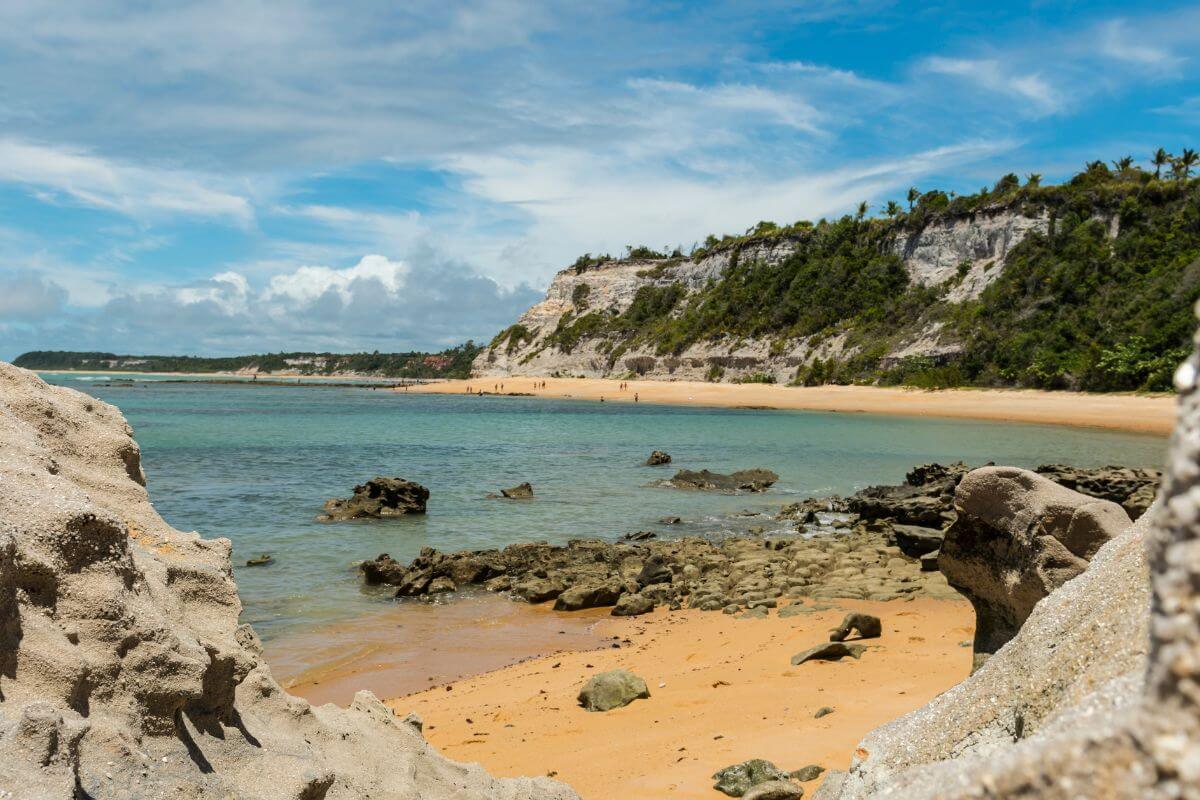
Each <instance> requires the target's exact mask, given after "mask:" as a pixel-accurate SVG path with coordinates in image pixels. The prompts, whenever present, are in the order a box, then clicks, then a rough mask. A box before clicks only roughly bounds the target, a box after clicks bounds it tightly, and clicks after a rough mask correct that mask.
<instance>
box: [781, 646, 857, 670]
mask: <svg viewBox="0 0 1200 800" xmlns="http://www.w3.org/2000/svg"><path fill="white" fill-rule="evenodd" d="M866 650H867V648H866V647H864V646H863V645H861V644H842V643H841V642H827V643H825V644H819V645H817V646H816V647H810V648H808V649H807V650H803V651H801V652H799V653H797V654H796V655H794V656H792V666H793V667H798V666H800V665H801V664H803V663H804V662H805V661H837V660H839V659H841V658H845V657H846V656H851V657H852V658H856V659H857V658H859V657H861V656H862V654H863V653H864V652H866Z"/></svg>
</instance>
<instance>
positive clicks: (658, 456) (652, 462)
mask: <svg viewBox="0 0 1200 800" xmlns="http://www.w3.org/2000/svg"><path fill="white" fill-rule="evenodd" d="M670 463H671V456H670V455H669V454H667V453H664V452H663V451H662V450H655V451H654V452H653V453H651V454H650V457H649V458H647V459H646V466H647V467H657V466H660V465H662V464H670Z"/></svg>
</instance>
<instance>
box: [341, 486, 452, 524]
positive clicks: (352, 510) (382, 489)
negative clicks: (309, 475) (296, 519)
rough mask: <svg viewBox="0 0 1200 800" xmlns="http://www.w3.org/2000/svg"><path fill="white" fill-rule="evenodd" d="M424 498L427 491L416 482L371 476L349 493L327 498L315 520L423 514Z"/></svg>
mask: <svg viewBox="0 0 1200 800" xmlns="http://www.w3.org/2000/svg"><path fill="white" fill-rule="evenodd" d="M428 500H429V490H428V489H426V488H425V487H424V486H422V485H421V484H419V483H414V482H413V481H407V480H405V479H404V478H372V479H371V480H369V481H367V482H366V483H364V484H362V485H360V486H355V487H354V494H353V495H352V496H350V497H347V498H334V499H333V500H329V501H327V502H326V503H325V512H324V513H323V514H321V515H320V516H318V517H317V519H319V520H321V521H322V522H334V521H338V520H348V519H381V518H385V517H402V516H404V515H405V514H424V513H425V503H426V502H427V501H428Z"/></svg>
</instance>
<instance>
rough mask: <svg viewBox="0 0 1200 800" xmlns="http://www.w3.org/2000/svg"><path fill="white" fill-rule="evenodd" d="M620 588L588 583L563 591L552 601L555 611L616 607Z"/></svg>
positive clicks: (609, 584) (612, 585)
mask: <svg viewBox="0 0 1200 800" xmlns="http://www.w3.org/2000/svg"><path fill="white" fill-rule="evenodd" d="M620 596H621V587H620V586H619V585H614V584H612V583H589V584H582V585H576V586H572V587H570V588H569V589H565V590H564V591H563V592H562V593H561V594H560V595H559V596H558V597H557V599H555V601H554V610H555V611H579V610H581V609H584V608H601V607H603V606H612V605H616V603H617V598H619V597H620Z"/></svg>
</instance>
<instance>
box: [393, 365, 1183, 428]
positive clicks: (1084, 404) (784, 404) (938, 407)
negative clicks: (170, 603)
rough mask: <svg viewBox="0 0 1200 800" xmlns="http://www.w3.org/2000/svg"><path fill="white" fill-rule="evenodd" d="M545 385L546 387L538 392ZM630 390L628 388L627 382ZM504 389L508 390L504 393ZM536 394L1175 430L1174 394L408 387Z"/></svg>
mask: <svg viewBox="0 0 1200 800" xmlns="http://www.w3.org/2000/svg"><path fill="white" fill-rule="evenodd" d="M542 383H544V384H545V386H546V388H544V389H541V388H537V385H539V384H542ZM622 383H624V384H625V387H626V388H625V389H623V390H622V389H621V388H620V386H621V384H622ZM501 385H503V388H502V389H501V388H500V387H501ZM468 387H470V388H471V390H472V391H481V390H482V391H483V392H485V393H488V394H492V393H500V394H512V393H521V394H526V393H528V394H532V395H535V396H538V397H554V398H575V399H579V400H600V399H603V400H604V401H605V402H616V403H632V402H635V400H634V396H635V395H637V402H642V403H664V404H669V405H690V406H711V407H720V408H770V409H787V410H793V411H838V412H847V413H866V414H893V415H900V416H913V417H943V418H948V419H980V420H993V421H997V422H1027V423H1040V424H1046V425H1070V426H1073V427H1083V428H1106V429H1109V430H1120V431H1131V432H1135V433H1151V434H1157V435H1161V436H1166V435H1168V434H1169V433H1170V432H1171V429H1172V427H1173V426H1174V424H1175V398H1174V396H1172V395H1168V394H1124V393H1121V394H1116V393H1114V394H1085V393H1080V392H1046V391H1038V390H1035V389H938V390H926V389H909V388H900V387H880V386H803V387H802V386H780V385H775V384H763V383H741V384H736V383H703V382H698V381H617V380H608V379H603V378H542V377H506V378H498V377H486V378H473V379H471V380H452V381H434V382H430V383H426V384H422V385H420V386H413V387H410V388H409V389H408V391H410V392H426V393H432V394H463V393H465V392H466V391H467V388H468Z"/></svg>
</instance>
